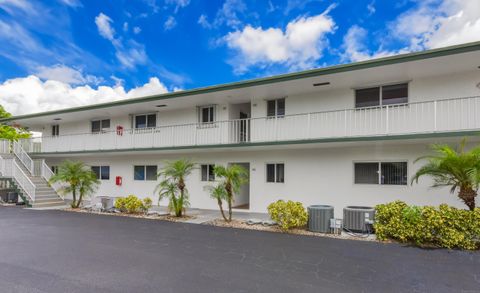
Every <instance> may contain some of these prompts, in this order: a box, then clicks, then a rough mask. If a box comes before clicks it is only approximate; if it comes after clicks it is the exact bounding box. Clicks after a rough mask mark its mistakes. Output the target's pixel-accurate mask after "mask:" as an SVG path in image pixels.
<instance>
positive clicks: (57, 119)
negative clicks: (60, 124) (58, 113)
mask: <svg viewBox="0 0 480 293" xmlns="http://www.w3.org/2000/svg"><path fill="white" fill-rule="evenodd" d="M53 120H54V121H60V120H62V118H53Z"/></svg>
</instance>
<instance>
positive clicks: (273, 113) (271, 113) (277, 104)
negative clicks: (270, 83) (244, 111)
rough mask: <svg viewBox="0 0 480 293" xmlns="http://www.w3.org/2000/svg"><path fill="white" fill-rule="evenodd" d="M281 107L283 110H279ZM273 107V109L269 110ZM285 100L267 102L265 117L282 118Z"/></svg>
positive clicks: (284, 110)
mask: <svg viewBox="0 0 480 293" xmlns="http://www.w3.org/2000/svg"><path fill="white" fill-rule="evenodd" d="M281 105H282V106H283V108H281ZM271 107H273V109H271ZM286 108H287V107H286V98H279V99H273V100H267V117H268V118H282V117H285V112H286Z"/></svg>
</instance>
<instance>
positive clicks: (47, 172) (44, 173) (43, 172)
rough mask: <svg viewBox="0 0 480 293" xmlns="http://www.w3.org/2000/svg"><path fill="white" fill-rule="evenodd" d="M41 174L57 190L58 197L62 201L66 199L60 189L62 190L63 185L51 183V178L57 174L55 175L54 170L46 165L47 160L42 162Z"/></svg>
mask: <svg viewBox="0 0 480 293" xmlns="http://www.w3.org/2000/svg"><path fill="white" fill-rule="evenodd" d="M40 170H41V171H40V173H41V175H42V177H43V178H44V179H45V180H47V182H48V183H49V184H50V186H51V187H52V188H53V189H54V190H55V192H56V193H57V195H58V196H60V197H61V198H62V199H64V195H62V192H60V189H61V188H62V184H60V183H58V182H56V183H50V178H52V176H53V175H55V173H53V171H52V169H50V167H49V166H48V165H47V164H46V163H45V160H41V167H40Z"/></svg>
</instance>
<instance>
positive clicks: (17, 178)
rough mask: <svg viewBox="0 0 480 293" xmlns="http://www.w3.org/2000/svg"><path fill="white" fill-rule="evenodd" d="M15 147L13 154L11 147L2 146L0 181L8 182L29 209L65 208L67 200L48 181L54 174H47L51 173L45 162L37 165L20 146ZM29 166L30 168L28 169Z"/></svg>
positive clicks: (0, 149) (41, 161)
mask: <svg viewBox="0 0 480 293" xmlns="http://www.w3.org/2000/svg"><path fill="white" fill-rule="evenodd" d="M2 144H3V143H2ZM14 145H15V146H14V149H15V151H13V152H10V150H11V149H13V148H11V147H1V146H0V151H1V154H0V157H1V160H0V162H1V166H0V173H2V174H1V175H0V181H3V182H8V184H7V185H8V186H9V187H10V188H13V189H15V190H16V191H17V192H18V194H19V196H20V197H21V198H22V200H23V201H24V202H25V204H26V205H27V206H29V207H34V208H49V207H60V206H64V205H65V200H64V199H63V198H62V197H61V196H60V195H59V194H58V192H57V191H56V190H55V188H54V187H53V186H52V185H50V184H49V183H48V181H47V179H48V178H49V176H51V175H52V174H45V173H47V172H49V173H51V170H50V169H49V168H48V166H46V164H45V162H44V161H43V160H40V161H38V163H39V164H36V162H34V161H33V160H32V159H31V158H30V157H29V156H28V154H27V153H26V152H24V151H23V148H22V147H21V146H20V145H19V144H17V143H14ZM27 166H29V167H30V168H27ZM34 166H36V167H37V168H35V167H34ZM12 170H14V171H12ZM32 173H33V174H32Z"/></svg>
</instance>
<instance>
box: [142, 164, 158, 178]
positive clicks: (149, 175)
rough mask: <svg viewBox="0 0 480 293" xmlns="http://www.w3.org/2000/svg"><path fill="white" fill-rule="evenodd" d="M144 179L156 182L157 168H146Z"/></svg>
mask: <svg viewBox="0 0 480 293" xmlns="http://www.w3.org/2000/svg"><path fill="white" fill-rule="evenodd" d="M145 168H146V173H147V176H146V179H147V180H157V166H146V167H145Z"/></svg>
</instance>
